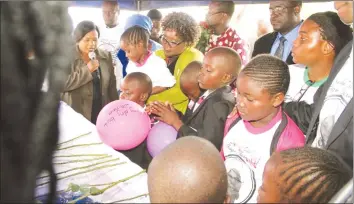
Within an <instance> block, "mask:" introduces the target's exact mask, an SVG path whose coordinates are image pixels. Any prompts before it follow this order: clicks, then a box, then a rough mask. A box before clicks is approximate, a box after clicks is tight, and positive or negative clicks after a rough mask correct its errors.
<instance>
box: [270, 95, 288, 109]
mask: <svg viewBox="0 0 354 204" xmlns="http://www.w3.org/2000/svg"><path fill="white" fill-rule="evenodd" d="M284 97H285V95H284V94H283V93H277V94H275V95H274V96H272V105H273V107H278V106H280V105H281V104H282V103H283V102H284Z"/></svg>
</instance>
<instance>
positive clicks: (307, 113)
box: [284, 1, 353, 168]
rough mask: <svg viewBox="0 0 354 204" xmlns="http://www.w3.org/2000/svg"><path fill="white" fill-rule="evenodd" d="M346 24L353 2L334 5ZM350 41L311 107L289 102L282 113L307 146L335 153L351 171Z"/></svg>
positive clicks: (303, 103) (339, 55)
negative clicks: (299, 132) (295, 127)
mask: <svg viewBox="0 0 354 204" xmlns="http://www.w3.org/2000/svg"><path fill="white" fill-rule="evenodd" d="M334 4H335V8H336V9H337V10H338V15H339V17H340V18H341V20H342V21H343V22H344V23H346V24H352V23H353V2H352V1H342V2H340V1H337V2H335V3H334ZM352 47H353V41H351V42H349V43H348V44H347V45H346V46H345V47H344V48H343V49H342V50H341V52H340V53H339V54H338V55H337V57H336V59H335V62H334V65H333V68H332V70H331V73H330V75H329V76H328V79H327V81H326V82H325V83H324V84H323V85H322V86H321V87H320V88H319V89H318V91H317V93H316V95H315V96H314V103H313V104H312V105H308V104H306V103H305V102H299V103H297V102H291V103H288V104H285V106H284V108H285V111H286V112H287V113H288V114H289V116H290V117H291V118H293V119H294V120H295V121H296V123H297V124H298V125H299V127H300V128H301V129H302V130H303V131H305V132H306V135H307V137H306V138H307V141H306V143H307V144H308V145H312V146H314V147H319V148H323V149H327V150H330V151H334V152H336V153H337V154H338V155H340V156H341V157H342V158H343V160H344V161H345V162H346V163H347V164H348V165H349V166H350V167H351V168H353V50H352Z"/></svg>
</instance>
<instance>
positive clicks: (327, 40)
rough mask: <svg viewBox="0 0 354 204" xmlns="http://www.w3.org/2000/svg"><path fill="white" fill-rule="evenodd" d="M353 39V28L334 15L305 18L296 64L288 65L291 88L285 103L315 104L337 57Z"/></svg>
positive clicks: (296, 46)
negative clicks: (316, 95) (315, 97)
mask: <svg viewBox="0 0 354 204" xmlns="http://www.w3.org/2000/svg"><path fill="white" fill-rule="evenodd" d="M352 38H353V37H352V31H351V29H350V27H349V26H348V25H345V24H344V23H343V22H342V21H341V20H340V18H339V16H338V14H337V13H335V12H331V11H327V12H320V13H315V14H313V15H311V16H310V17H309V18H308V19H306V20H305V21H304V23H303V24H302V25H301V27H300V30H299V34H298V36H297V38H296V40H295V41H294V44H293V48H292V55H293V60H294V62H295V63H296V64H295V65H290V66H289V71H290V86H289V90H288V92H287V93H286V96H285V102H291V101H295V102H298V101H305V102H306V103H308V104H312V103H313V98H314V95H315V93H316V91H317V89H318V88H319V87H320V86H321V85H322V84H323V83H325V82H326V80H327V77H328V75H329V73H330V72H331V69H332V66H333V64H334V59H335V57H336V55H337V54H338V53H339V51H340V50H341V49H342V48H343V47H344V45H346V44H347V43H348V42H349V41H350V40H351V39H352ZM300 64H302V65H300Z"/></svg>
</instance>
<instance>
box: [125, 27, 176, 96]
mask: <svg viewBox="0 0 354 204" xmlns="http://www.w3.org/2000/svg"><path fill="white" fill-rule="evenodd" d="M148 41H149V31H147V30H146V29H144V28H142V27H140V26H133V27H131V28H128V29H127V30H126V31H125V32H124V33H123V35H122V36H121V39H120V46H121V48H122V49H123V50H124V51H125V53H126V56H127V57H128V59H129V63H128V66H127V74H130V73H132V72H143V73H145V74H147V75H148V76H149V77H150V79H151V81H152V86H153V88H152V93H151V94H157V93H161V92H163V91H165V90H166V89H168V88H170V87H172V86H173V85H174V84H175V83H176V80H175V78H174V76H173V75H172V74H171V73H170V71H169V69H168V68H167V64H166V62H165V61H164V60H163V59H161V58H160V57H158V56H156V55H155V54H154V53H152V52H151V51H149V50H148Z"/></svg>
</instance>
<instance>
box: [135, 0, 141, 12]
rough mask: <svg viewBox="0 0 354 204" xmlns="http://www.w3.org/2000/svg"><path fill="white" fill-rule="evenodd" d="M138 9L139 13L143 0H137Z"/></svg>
mask: <svg viewBox="0 0 354 204" xmlns="http://www.w3.org/2000/svg"><path fill="white" fill-rule="evenodd" d="M136 10H137V12H138V13H140V11H141V0H136Z"/></svg>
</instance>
